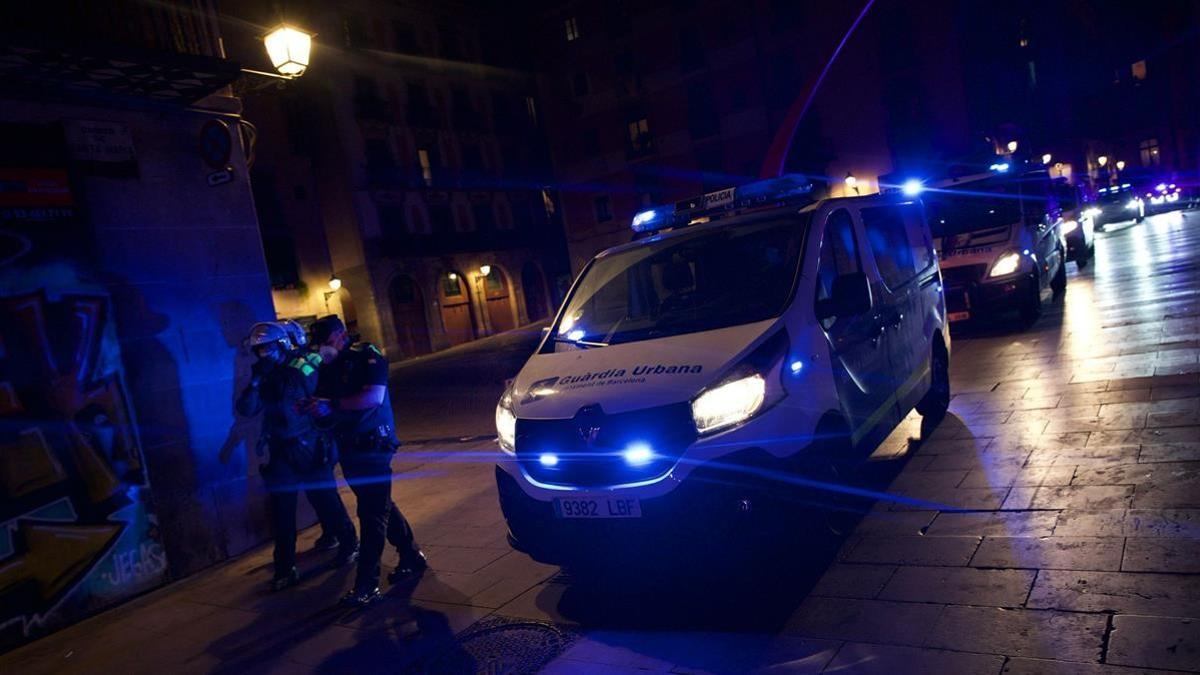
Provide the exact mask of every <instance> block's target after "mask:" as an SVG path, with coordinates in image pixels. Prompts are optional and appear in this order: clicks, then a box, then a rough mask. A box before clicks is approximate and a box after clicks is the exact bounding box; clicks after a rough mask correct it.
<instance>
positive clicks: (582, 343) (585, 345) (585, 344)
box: [550, 335, 608, 349]
mask: <svg viewBox="0 0 1200 675" xmlns="http://www.w3.org/2000/svg"><path fill="white" fill-rule="evenodd" d="M550 339H551V340H554V341H555V342H562V343H565V344H569V345H575V346H576V347H579V348H581V349H591V348H592V347H607V346H608V343H607V342H591V341H588V340H572V339H571V338H569V337H564V336H562V335H552V336H551V337H550Z"/></svg>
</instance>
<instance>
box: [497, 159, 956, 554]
mask: <svg viewBox="0 0 1200 675" xmlns="http://www.w3.org/2000/svg"><path fill="white" fill-rule="evenodd" d="M808 194H809V193H808V190H807V188H806V187H805V186H804V181H803V180H802V179H799V178H783V179H778V180H772V181H764V182H759V183H753V184H750V185H746V186H742V187H739V188H736V189H733V188H731V189H728V190H722V191H718V192H713V193H710V194H707V195H703V196H702V197H698V198H696V199H692V200H687V201H684V202H680V203H679V204H676V205H675V206H666V207H660V208H654V209H648V210H646V211H643V212H641V213H639V214H637V216H636V217H635V218H634V219H633V228H634V229H635V230H636V231H639V232H640V233H641V234H642V235H643V238H641V239H638V240H636V241H633V242H632V243H629V244H626V245H622V246H618V247H616V248H612V249H609V250H607V251H604V252H602V253H600V254H599V255H597V256H596V257H595V258H594V259H593V260H592V261H591V262H590V263H589V264H588V265H587V266H586V268H585V269H584V270H583V271H582V272H581V273H580V276H579V278H578V279H577V280H576V281H575V283H574V285H573V287H572V289H571V291H570V293H569V295H568V296H567V298H566V300H565V301H564V305H563V307H562V309H561V310H560V311H559V313H558V315H557V317H556V318H555V320H554V323H553V324H552V325H551V327H550V329H549V331H548V333H547V336H546V337H545V338H544V340H543V342H542V344H541V345H540V346H539V348H538V349H537V351H536V353H535V354H534V355H533V356H532V357H531V358H530V359H529V361H528V362H527V363H526V364H525V365H524V367H523V368H522V369H521V371H520V373H519V374H518V375H517V377H516V378H515V380H514V381H513V382H512V384H511V385H510V387H509V388H508V389H507V391H506V392H505V393H504V395H503V397H502V398H501V400H500V402H499V404H498V405H497V407H496V427H497V433H498V437H499V443H500V446H501V448H502V449H503V451H504V452H503V458H502V460H501V461H500V462H499V464H498V466H497V469H496V481H497V484H498V487H499V493H500V505H501V507H502V510H503V512H504V517H505V519H506V520H507V523H508V527H509V536H510V541H511V543H512V545H513V546H514V547H516V548H517V549H519V550H522V551H526V552H528V553H529V554H530V555H531V556H532V557H533V558H535V559H536V560H540V561H544V562H548V563H554V564H561V565H566V566H568V567H572V566H573V567H578V566H580V565H585V564H587V563H588V562H589V561H594V560H597V559H599V558H600V557H603V555H604V554H606V553H614V552H623V551H640V550H643V548H647V547H648V548H657V549H658V550H662V549H663V548H667V549H671V550H675V549H676V547H677V546H682V548H681V549H679V550H688V549H687V547H688V546H689V545H691V544H703V543H704V542H729V541H733V539H734V538H736V537H737V536H738V535H739V533H742V532H745V531H751V530H755V528H758V527H760V526H763V527H769V524H770V523H772V522H776V520H775V519H776V518H779V517H781V516H784V515H786V514H788V513H793V514H794V513H797V512H802V513H804V514H810V515H811V514H816V515H819V516H823V517H824V518H825V519H828V520H829V522H833V521H834V519H836V517H837V514H836V513H835V506H834V505H836V504H840V503H841V500H839V499H838V498H837V494H838V492H837V487H836V486H837V484H838V479H837V477H838V476H839V475H842V474H841V473H839V472H842V471H844V470H845V467H847V466H851V465H853V464H854V463H855V462H857V461H859V460H861V458H862V457H863V456H865V454H869V452H870V450H871V449H872V448H873V447H874V446H875V445H876V444H877V443H878V441H879V440H880V439H882V438H883V437H885V436H886V435H887V434H888V433H889V432H890V431H891V430H892V429H893V428H894V427H895V426H896V425H897V424H898V423H899V421H900V420H901V419H902V418H904V417H905V415H907V414H908V412H909V411H910V410H912V409H913V408H916V409H917V410H918V411H920V412H921V414H923V415H926V416H927V418H926V419H927V420H928V421H929V422H930V423H935V422H936V421H937V420H940V419H941V416H942V415H944V413H945V410H946V407H947V405H948V402H949V396H950V389H949V386H950V385H949V375H948V373H949V364H950V335H949V331H948V329H947V324H946V313H945V303H944V300H943V296H942V292H941V277H940V273H939V271H938V263H937V258H936V256H935V254H934V250H933V241H932V236H931V234H930V232H929V229H928V227H927V226H926V223H925V220H924V218H923V212H922V207H921V204H920V202H919V201H916V200H914V199H905V198H900V197H898V196H881V195H876V196H870V197H861V198H859V197H856V198H846V199H826V200H820V201H814V200H812V199H811V198H810V197H809V196H808ZM813 481H819V484H821V485H826V486H830V489H829V490H820V489H815V488H814V487H813V486H814V485H816V484H818V483H814V482H813ZM806 500H807V501H806ZM805 504H807V505H805ZM822 522H824V521H822ZM697 564H705V563H703V562H700V561H697Z"/></svg>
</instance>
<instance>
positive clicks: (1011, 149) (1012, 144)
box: [1008, 141, 1017, 152]
mask: <svg viewBox="0 0 1200 675" xmlns="http://www.w3.org/2000/svg"><path fill="white" fill-rule="evenodd" d="M1008 151H1009V152H1016V151H1017V142H1016V141H1009V142H1008Z"/></svg>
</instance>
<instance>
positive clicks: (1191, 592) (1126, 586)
mask: <svg viewBox="0 0 1200 675" xmlns="http://www.w3.org/2000/svg"><path fill="white" fill-rule="evenodd" d="M1026 605H1027V606H1028V607H1031V608H1039V609H1063V610H1071V611H1076V612H1119V613H1122V614H1125V613H1128V614H1155V615H1159V616H1176V617H1185V618H1186V617H1194V616H1195V615H1196V614H1197V613H1200V577H1195V576H1182V575H1177V574H1124V573H1115V572H1091V571H1075V570H1072V571H1067V570H1042V571H1040V572H1038V575H1037V580H1036V581H1035V582H1034V584H1033V591H1032V592H1031V593H1030V594H1029V600H1028V602H1027V603H1026Z"/></svg>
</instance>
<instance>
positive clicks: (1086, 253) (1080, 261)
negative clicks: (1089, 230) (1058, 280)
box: [1063, 244, 1095, 288]
mask: <svg viewBox="0 0 1200 675" xmlns="http://www.w3.org/2000/svg"><path fill="white" fill-rule="evenodd" d="M1093 253H1095V245H1094V244H1093V245H1092V246H1088V247H1087V248H1085V249H1083V251H1081V252H1080V253H1079V255H1077V256H1075V267H1077V268H1079V269H1083V268H1085V267H1087V266H1088V263H1090V262H1091V261H1092V254H1093ZM1066 285H1067V284H1066V280H1065V279H1064V280H1063V288H1066Z"/></svg>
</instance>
